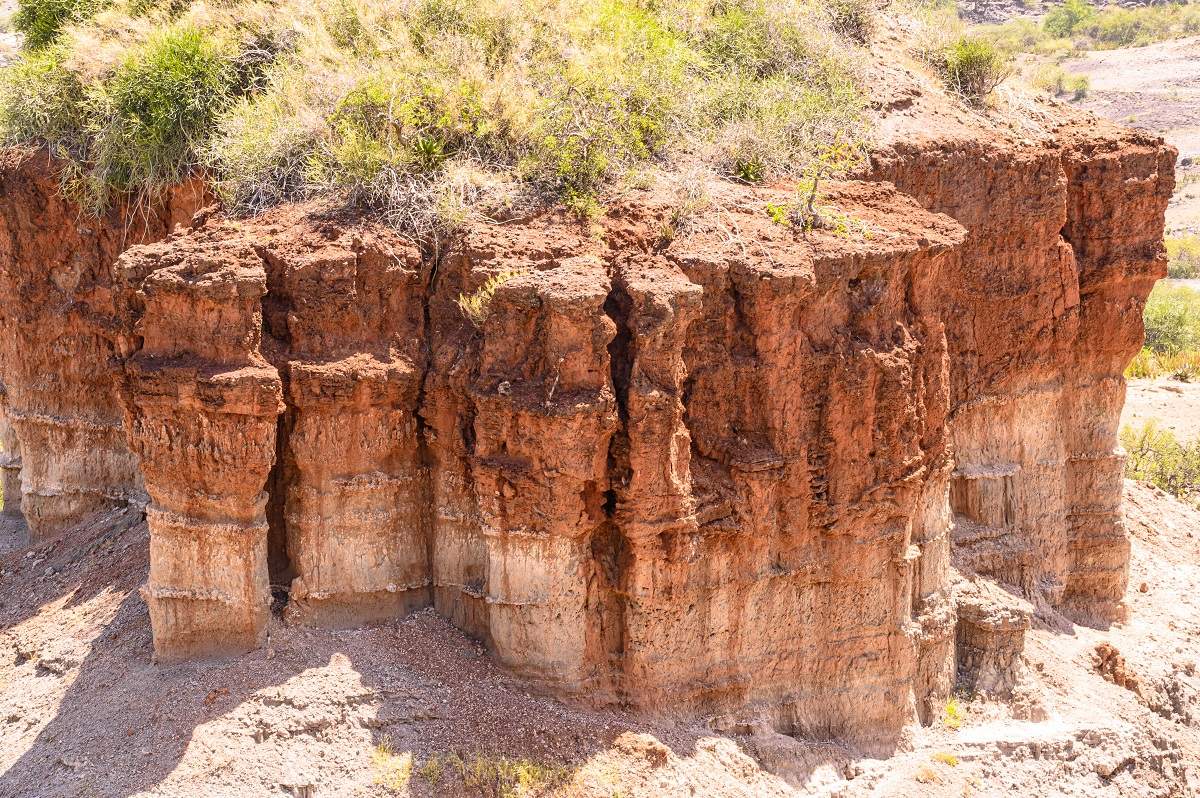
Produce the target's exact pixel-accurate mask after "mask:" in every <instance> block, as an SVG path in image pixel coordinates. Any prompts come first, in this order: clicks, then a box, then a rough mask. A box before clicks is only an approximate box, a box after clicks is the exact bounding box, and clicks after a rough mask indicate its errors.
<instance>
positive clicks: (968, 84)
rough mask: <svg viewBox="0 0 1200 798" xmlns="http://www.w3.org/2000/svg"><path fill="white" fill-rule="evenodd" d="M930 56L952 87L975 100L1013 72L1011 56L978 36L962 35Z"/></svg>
mask: <svg viewBox="0 0 1200 798" xmlns="http://www.w3.org/2000/svg"><path fill="white" fill-rule="evenodd" d="M929 60H930V62H931V64H932V65H933V67H934V68H935V69H936V70H937V71H938V73H939V74H940V75H941V77H942V79H943V80H944V81H945V82H946V86H947V87H948V88H949V89H950V90H951V91H954V92H956V93H958V94H960V95H962V96H963V97H964V98H965V99H967V100H969V101H970V102H974V103H980V102H982V101H983V99H984V98H985V97H987V96H988V95H989V94H991V93H992V91H993V90H994V89H995V88H996V87H997V86H999V85H1000V84H1001V83H1002V82H1004V80H1005V79H1006V78H1007V77H1008V76H1009V75H1010V74H1012V57H1011V56H1010V55H1009V54H1007V53H1005V52H1004V51H1003V50H1001V49H1000V48H999V47H997V46H996V45H995V43H993V42H992V41H990V40H989V39H986V38H983V37H978V36H960V37H958V38H956V39H954V40H953V41H952V42H950V44H949V45H947V46H946V47H944V48H943V49H941V50H939V51H937V52H935V53H933V54H931V55H930V56H929Z"/></svg>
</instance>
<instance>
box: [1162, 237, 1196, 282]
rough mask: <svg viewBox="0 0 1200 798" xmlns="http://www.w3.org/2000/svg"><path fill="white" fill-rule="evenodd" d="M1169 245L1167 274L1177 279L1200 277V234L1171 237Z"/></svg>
mask: <svg viewBox="0 0 1200 798" xmlns="http://www.w3.org/2000/svg"><path fill="white" fill-rule="evenodd" d="M1165 243H1166V246H1167V259H1168V263H1167V276H1168V277H1171V278H1172V279H1175V280H1195V279H1197V278H1200V236H1196V235H1187V236H1175V237H1169V238H1167V239H1166V241H1165Z"/></svg>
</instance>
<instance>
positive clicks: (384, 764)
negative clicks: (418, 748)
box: [371, 738, 413, 792]
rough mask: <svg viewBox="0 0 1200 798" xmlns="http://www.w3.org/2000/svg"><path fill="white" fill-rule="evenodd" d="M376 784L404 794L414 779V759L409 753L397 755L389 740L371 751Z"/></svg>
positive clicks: (385, 739) (385, 740)
mask: <svg viewBox="0 0 1200 798" xmlns="http://www.w3.org/2000/svg"><path fill="white" fill-rule="evenodd" d="M371 765H372V767H373V768H374V770H375V783H376V784H378V785H379V786H381V787H384V788H385V789H387V790H390V791H394V792H403V791H405V790H407V789H408V782H409V781H410V780H411V779H412V770H413V758H412V754H411V753H409V752H408V751H404V752H401V753H397V752H396V751H395V749H394V748H393V747H392V743H391V741H390V740H388V739H387V738H384V740H383V741H382V742H380V743H379V744H378V745H376V746H375V748H374V749H373V750H372V751H371Z"/></svg>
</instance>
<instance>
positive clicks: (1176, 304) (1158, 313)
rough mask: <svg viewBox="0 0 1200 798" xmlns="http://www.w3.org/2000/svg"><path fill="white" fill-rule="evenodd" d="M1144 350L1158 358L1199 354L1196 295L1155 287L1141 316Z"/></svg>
mask: <svg viewBox="0 0 1200 798" xmlns="http://www.w3.org/2000/svg"><path fill="white" fill-rule="evenodd" d="M1142 318H1143V320H1144V321H1145V325H1146V347H1147V348H1149V349H1150V350H1152V351H1153V352H1155V353H1156V354H1159V355H1178V354H1182V353H1188V352H1200V291H1197V290H1195V289H1193V288H1189V287H1187V286H1172V285H1168V284H1166V283H1159V284H1158V285H1156V286H1154V290H1153V291H1151V292H1150V297H1149V299H1147V300H1146V309H1145V312H1144V313H1143V314H1142Z"/></svg>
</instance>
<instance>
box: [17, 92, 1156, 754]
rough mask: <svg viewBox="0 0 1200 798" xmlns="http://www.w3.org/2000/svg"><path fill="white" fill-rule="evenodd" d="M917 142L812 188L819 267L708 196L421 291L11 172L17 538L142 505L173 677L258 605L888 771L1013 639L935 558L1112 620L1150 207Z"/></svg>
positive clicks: (561, 230)
mask: <svg viewBox="0 0 1200 798" xmlns="http://www.w3.org/2000/svg"><path fill="white" fill-rule="evenodd" d="M934 116H936V113H935V112H934V111H930V110H929V109H926V108H923V107H922V106H921V103H920V102H919V101H918V102H916V103H913V104H911V107H902V108H900V110H899V111H898V112H896V113H893V114H892V115H891V116H890V117H889V121H888V124H887V125H885V126H884V137H883V138H884V141H883V144H882V145H881V146H880V147H879V148H878V149H877V151H876V153H875V155H874V157H873V162H872V167H871V170H870V174H868V175H864V176H863V177H864V179H863V180H860V181H857V182H847V183H842V184H838V185H835V186H832V187H830V188H829V189H828V190H827V192H826V194H825V196H824V197H823V202H824V203H826V204H828V205H829V206H831V207H835V208H836V209H837V211H838V213H839V214H841V215H843V216H844V217H846V218H847V219H849V220H851V224H850V225H848V226H847V227H846V228H844V229H841V230H815V231H812V232H810V233H808V234H804V233H802V232H800V231H798V230H796V229H794V228H792V227H789V226H786V225H781V224H778V223H776V222H774V221H773V220H772V218H771V217H770V215H769V214H768V213H766V212H765V211H764V209H765V207H766V206H767V204H768V203H787V202H788V201H790V195H789V194H788V192H786V191H784V190H768V189H748V188H744V187H736V186H733V185H723V186H721V185H714V186H712V187H711V194H712V202H713V207H712V209H711V211H710V212H708V213H706V214H704V215H702V216H701V217H699V218H698V219H697V220H696V221H695V222H694V225H693V226H692V229H690V230H689V231H688V233H687V234H686V235H683V236H680V237H678V238H676V239H675V240H666V239H664V238H663V237H662V235H661V230H662V222H663V220H665V219H667V218H668V217H669V215H670V214H671V212H672V199H671V197H670V196H667V195H666V194H660V193H656V192H653V191H650V192H640V193H634V194H632V195H631V196H630V197H627V198H626V199H625V200H623V201H621V202H620V203H618V204H617V205H615V206H614V207H612V208H610V210H609V212H608V214H607V215H606V216H605V218H604V219H603V220H602V221H601V222H600V224H599V231H598V234H596V233H597V231H589V230H587V229H585V228H583V227H582V226H581V225H580V224H579V223H578V222H577V221H576V220H574V219H573V218H569V217H566V216H562V215H557V214H554V213H550V214H546V215H543V216H539V217H536V218H532V219H526V220H523V221H520V222H515V223H509V224H502V225H476V226H472V227H470V228H469V229H467V230H466V231H465V232H463V233H462V234H461V235H460V236H458V237H456V238H455V239H454V240H453V241H452V242H451V243H450V245H449V246H447V247H446V248H443V249H442V250H440V251H437V252H428V251H421V250H420V249H417V248H416V247H414V246H413V245H412V244H410V243H409V242H407V241H406V240H404V239H402V238H400V237H399V236H397V235H396V234H395V233H394V232H392V231H390V230H389V229H387V228H385V227H383V226H380V225H377V224H375V223H373V222H371V221H369V220H364V219H358V218H348V217H345V216H344V215H339V214H338V213H336V212H334V211H332V210H330V209H329V208H327V207H323V206H300V207H286V208H281V209H278V210H276V211H273V212H270V213H268V214H266V215H265V216H263V217H260V218H257V219H254V220H250V221H247V220H230V219H224V218H221V217H220V216H218V215H213V214H211V213H204V214H200V215H198V216H197V217H195V219H194V220H193V221H192V222H190V223H189V224H188V225H186V226H183V227H179V228H177V229H176V230H175V232H174V233H172V234H171V235H169V236H168V235H167V232H168V228H169V225H170V223H171V222H173V221H176V220H178V219H180V218H182V217H183V215H184V214H183V213H182V212H183V211H184V210H187V211H189V212H190V211H191V210H193V209H194V206H193V207H188V208H186V209H185V208H184V206H183V205H180V206H179V207H178V208H176V207H175V206H174V205H172V207H171V208H168V209H164V210H162V211H161V212H156V213H155V214H154V215H152V216H151V217H150V218H151V219H152V220H153V221H152V222H148V223H145V224H144V225H143V228H144V229H143V228H138V229H137V231H136V235H129V236H125V235H124V233H125V231H124V230H123V228H119V227H117V226H116V224H115V223H109V224H100V223H93V222H87V223H84V222H80V221H77V220H76V217H75V216H74V215H73V213H72V212H71V210H70V209H69V208H68V207H67V206H65V205H64V204H63V201H62V200H60V199H58V195H57V194H56V193H55V191H56V186H55V184H54V181H53V178H52V175H51V174H50V172H49V171H48V170H47V169H46V168H45V165H44V162H42V161H38V160H36V159H29V158H26V159H17V158H15V157H14V158H11V159H10V161H9V162H8V163H7V164H6V172H5V178H4V179H5V183H4V184H3V190H4V192H5V197H6V200H7V201H6V202H5V203H4V206H5V210H4V212H3V217H2V218H3V219H4V223H5V229H4V231H3V234H0V241H2V242H3V245H2V246H3V249H0V285H2V286H3V288H4V292H3V294H4V297H5V298H4V300H3V302H2V303H0V314H2V316H3V323H4V324H5V328H6V330H8V331H9V336H7V338H6V340H7V344H6V348H5V351H4V352H3V368H4V379H5V385H6V389H7V394H6V402H7V413H8V416H9V418H10V419H12V422H13V430H14V432H15V435H16V438H17V441H18V442H19V447H20V455H21V458H22V459H21V474H22V493H23V497H22V508H23V510H24V511H25V512H26V513H27V515H28V516H29V517H30V520H31V529H32V530H33V531H34V532H35V533H36V534H39V535H42V534H49V533H51V532H52V531H53V529H54V528H55V526H56V525H58V524H62V523H67V522H69V521H70V520H71V519H78V518H80V517H82V516H83V515H85V514H86V513H88V512H89V511H91V510H93V509H96V508H97V507H99V506H102V505H103V506H107V504H103V503H111V502H130V501H132V502H138V501H144V500H145V499H142V498H140V497H141V496H142V495H143V494H142V490H143V488H144V492H145V494H146V495H148V502H149V503H148V504H147V506H146V514H147V520H148V522H149V526H150V532H151V552H150V556H151V570H150V580H149V584H148V585H147V587H146V589H145V596H146V598H147V601H148V602H149V604H150V608H151V621H152V624H153V629H154V638H155V649H156V652H157V654H158V657H159V658H160V659H163V660H171V659H179V658H185V657H194V656H204V655H210V654H214V653H223V652H230V651H237V650H245V649H248V648H252V647H254V646H256V645H258V644H259V643H260V642H261V640H262V636H263V634H264V632H265V628H266V623H267V620H268V617H269V604H270V601H271V590H272V587H274V588H275V589H276V590H277V591H280V592H282V591H283V590H286V591H287V601H288V603H287V610H286V616H287V617H288V618H289V619H290V620H291V621H293V622H296V623H309V624H318V625H327V626H347V625H359V624H363V623H369V622H372V621H377V620H380V619H389V618H394V617H397V616H399V615H401V614H403V613H405V612H407V611H409V610H411V609H414V608H418V607H424V606H433V607H434V608H436V609H437V611H438V612H439V613H441V614H442V615H444V616H445V617H446V618H448V619H450V620H451V621H452V622H453V623H454V624H456V625H457V626H459V627H460V628H462V629H464V630H466V631H467V632H469V633H470V634H472V635H475V636H477V637H479V638H481V639H483V640H485V641H486V642H487V645H488V647H489V649H490V650H491V651H492V653H493V654H494V655H495V656H496V657H497V658H498V659H499V660H500V661H502V662H503V663H505V664H506V665H507V666H509V667H510V668H512V669H514V670H516V671H518V672H520V673H522V674H524V675H527V676H530V677H533V678H537V679H539V680H541V681H543V682H546V683H548V684H551V685H553V686H554V687H555V688H557V689H559V690H562V691H567V692H574V693H577V694H581V695H587V696H589V697H591V698H593V699H595V700H601V701H613V702H620V703H623V704H627V705H631V706H634V707H639V708H652V709H665V708H668V707H669V708H671V709H673V710H685V711H689V712H695V713H703V714H705V715H708V716H712V717H714V719H715V722H716V723H717V724H719V725H724V726H726V727H728V728H736V727H742V726H750V725H754V724H766V725H768V726H770V727H773V728H775V729H778V730H781V731H784V732H787V733H790V734H798V735H805V736H812V737H820V738H828V737H837V738H842V739H847V740H851V741H853V742H855V743H858V744H860V745H862V746H864V747H866V748H874V749H888V748H889V747H890V746H892V745H894V743H895V741H896V739H897V738H898V736H899V734H900V731H901V729H902V728H903V726H904V725H905V724H906V723H908V722H910V721H911V720H913V719H915V718H917V717H920V718H923V719H928V717H929V716H930V715H931V713H932V711H933V708H934V707H936V706H938V705H939V704H940V703H941V702H943V701H944V699H945V696H946V695H947V694H948V692H949V690H950V687H951V684H952V682H953V679H954V675H955V668H956V664H957V665H958V666H960V667H963V668H965V669H967V670H970V671H972V672H973V673H974V676H975V678H976V681H979V682H981V683H987V684H988V685H994V686H995V687H996V689H998V690H1002V689H1005V688H1006V687H1010V686H1011V684H1010V682H1011V680H1012V674H1011V673H1008V672H1007V671H1008V669H1009V668H1010V667H1013V665H1012V663H1013V662H1015V661H1016V660H1019V656H1020V648H1019V647H1020V640H1019V637H1020V634H1021V633H1023V630H1024V628H1026V626H1027V621H1028V612H1029V610H1028V606H1029V605H1027V604H1024V602H1020V601H1015V602H1014V605H1013V609H1012V611H1011V612H1005V613H995V612H988V611H987V609H986V608H982V609H981V607H980V603H979V601H975V600H974V598H975V597H977V594H972V593H970V592H969V591H966V592H964V591H959V592H958V598H957V599H956V594H955V591H954V590H952V588H953V581H954V576H953V570H952V561H953V564H954V565H955V566H957V568H958V569H959V570H960V571H962V572H964V573H971V572H976V573H979V574H983V575H986V576H988V577H991V578H993V579H995V580H997V581H999V582H1001V583H1004V584H1006V585H1008V586H1009V587H1010V589H1011V590H1012V591H1014V592H1015V593H1018V594H1020V595H1022V596H1024V597H1025V598H1026V599H1028V600H1029V601H1031V602H1033V604H1034V605H1038V604H1043V605H1045V606H1049V607H1053V608H1058V609H1062V610H1065V611H1068V612H1069V613H1071V614H1072V615H1073V616H1075V617H1077V618H1079V619H1081V620H1087V621H1092V622H1108V621H1111V620H1114V619H1117V618H1119V617H1120V614H1121V605H1120V601H1121V596H1122V595H1123V594H1124V587H1125V582H1126V578H1127V577H1126V569H1127V561H1128V543H1127V542H1126V539H1125V535H1124V531H1123V529H1122V527H1121V522H1120V515H1119V512H1118V508H1119V502H1120V490H1121V481H1120V477H1121V457H1120V455H1119V454H1118V453H1117V451H1116V438H1115V431H1116V424H1117V420H1118V416H1119V410H1120V405H1121V401H1122V397H1123V382H1122V380H1121V370H1122V368H1123V366H1124V363H1125V361H1126V360H1127V359H1128V357H1129V356H1130V355H1131V354H1132V353H1133V352H1134V351H1135V350H1136V349H1137V347H1138V345H1139V343H1140V339H1141V327H1140V324H1141V321H1140V318H1141V305H1142V302H1143V301H1144V298H1145V296H1146V294H1147V293H1148V292H1149V289H1150V286H1151V285H1152V283H1153V281H1154V280H1155V279H1157V278H1158V277H1159V276H1161V272H1162V271H1163V269H1164V262H1163V257H1162V253H1161V246H1160V240H1161V233H1162V214H1163V210H1164V208H1165V205H1166V202H1167V199H1168V197H1169V195H1170V190H1171V187H1172V183H1173V165H1174V154H1173V152H1172V151H1171V150H1170V148H1168V147H1166V146H1165V145H1163V144H1162V143H1161V141H1158V140H1155V139H1152V138H1148V137H1145V136H1140V135H1136V134H1132V133H1126V132H1121V131H1118V130H1115V129H1110V128H1106V127H1097V126H1094V125H1090V124H1080V123H1078V122H1074V123H1071V124H1057V125H1055V124H1050V123H1047V124H1045V125H1044V126H1043V128H1042V129H1040V130H1039V131H1037V132H1033V133H1031V132H1025V133H1024V134H1022V135H1013V134H1007V133H1006V134H1003V135H1001V134H998V133H995V132H994V131H992V132H991V133H989V134H987V135H983V134H981V133H980V131H979V130H978V129H977V128H973V127H971V126H970V125H968V124H966V123H962V124H960V125H959V127H958V128H955V127H954V126H953V125H948V124H941V125H939V126H938V129H939V131H940V132H939V134H938V135H937V136H926V137H922V135H921V133H920V131H922V130H927V129H929V123H930V120H931V118H933V117H934ZM941 121H942V122H945V120H941ZM27 195H28V196H27ZM42 208H45V209H46V210H45V211H41V210H40V209H42ZM39 212H41V213H43V214H44V215H43V217H42V219H43V221H34V220H33V219H32V216H31V215H32V214H36V213H39ZM45 220H49V221H48V222H47V221H45ZM154 238H161V239H163V240H160V241H158V242H157V243H142V244H137V245H132V244H134V242H135V241H145V240H147V239H154ZM131 245H132V246H131ZM122 250H124V252H123V254H120V253H121V251H122ZM118 255H119V257H118ZM499 274H504V275H506V276H508V279H506V280H504V281H503V282H502V284H501V285H500V286H499V288H498V289H497V290H496V291H495V293H494V295H492V296H491V297H490V301H488V303H487V313H486V314H485V315H486V317H485V318H483V319H482V321H480V322H479V323H478V324H476V323H473V322H472V321H471V320H470V319H468V318H467V317H466V316H465V315H464V314H463V312H462V311H461V310H460V308H459V307H458V305H457V304H456V300H457V299H458V298H459V297H460V295H469V294H471V293H472V292H475V291H477V290H479V289H480V287H481V286H483V285H484V284H485V282H486V281H487V280H488V279H489V278H491V277H494V276H496V275H499ZM85 451H86V453H87V456H84V452H85ZM47 497H53V500H52V501H51V500H49V499H48V498H47ZM64 497H71V498H70V499H67V498H64ZM75 497H85V498H75ZM48 508H49V509H48ZM959 605H961V606H962V607H963V611H962V612H961V613H960V612H959V611H958V609H957V607H958V606H959ZM997 619H998V620H997ZM1013 630H1016V639H1014V636H1013V634H1012V632H1013ZM956 641H957V644H956ZM993 641H996V642H993ZM956 648H957V650H958V654H957V657H956ZM981 663H982V664H981ZM981 668H982V669H983V670H984V671H985V672H984V673H983V674H982V676H980V674H979V673H977V672H978V671H980V669H981Z"/></svg>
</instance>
